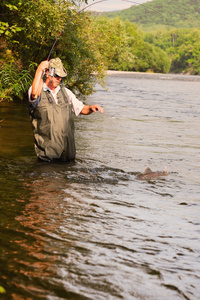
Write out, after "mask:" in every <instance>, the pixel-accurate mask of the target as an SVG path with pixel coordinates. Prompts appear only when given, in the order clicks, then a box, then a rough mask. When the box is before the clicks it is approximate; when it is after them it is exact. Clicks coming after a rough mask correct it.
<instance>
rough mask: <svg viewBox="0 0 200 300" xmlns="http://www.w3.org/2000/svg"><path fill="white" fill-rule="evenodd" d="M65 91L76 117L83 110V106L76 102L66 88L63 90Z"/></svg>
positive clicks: (78, 101)
mask: <svg viewBox="0 0 200 300" xmlns="http://www.w3.org/2000/svg"><path fill="white" fill-rule="evenodd" d="M65 89H66V92H67V94H68V96H69V99H70V101H71V104H72V111H73V113H74V114H75V115H76V116H79V115H80V113H81V111H82V109H83V106H84V104H83V102H82V101H80V100H78V99H77V98H76V96H75V95H74V94H73V93H72V92H71V91H70V90H69V89H67V88H65Z"/></svg>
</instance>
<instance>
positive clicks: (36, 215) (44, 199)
mask: <svg viewBox="0 0 200 300" xmlns="http://www.w3.org/2000/svg"><path fill="white" fill-rule="evenodd" d="M107 88H108V91H105V90H104V89H103V88H101V87H100V86H97V87H96V89H97V92H96V93H95V94H94V95H92V96H90V97H89V98H88V99H87V101H86V102H87V104H92V103H96V104H100V105H102V106H103V108H104V114H103V115H101V114H92V115H90V116H81V117H79V118H76V120H75V125H76V147H77V158H76V161H75V162H73V163H70V164H49V163H40V162H38V161H37V159H36V158H35V153H34V148H33V136H32V131H31V125H30V121H29V117H28V111H27V105H23V104H13V103H1V104H0V120H1V122H0V168H1V173H0V198H1V202H0V226H1V231H0V240H1V246H0V249H1V251H0V264H1V268H0V286H3V287H4V288H5V290H6V294H2V295H1V298H2V299H52V300H54V299H56V300H57V299H95V300H98V299H102V300H104V299H153V300H155V299H159V300H160V299H199V295H200V287H199V286H200V285H199V282H200V244H199V238H200V155H199V154H200V153H199V152H200V136H199V114H200V102H199V94H200V78H199V77H196V76H176V75H156V76H155V75H149V74H148V75H144V74H137V75H135V74H130V73H127V74H119V73H117V74H112V75H110V76H109V77H108V78H107ZM147 166H148V167H150V168H151V169H152V170H153V171H156V170H159V171H162V170H164V167H165V166H167V168H168V172H169V175H168V176H167V177H163V178H160V179H156V180H150V181H138V180H136V176H137V174H139V173H140V172H143V171H144V170H145V168H146V167H147Z"/></svg>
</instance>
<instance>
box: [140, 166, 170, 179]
mask: <svg viewBox="0 0 200 300" xmlns="http://www.w3.org/2000/svg"><path fill="white" fill-rule="evenodd" d="M167 175H168V172H167V167H165V171H163V172H160V171H157V172H153V171H151V169H150V168H149V167H148V168H146V170H145V171H144V173H142V174H139V175H138V176H137V177H136V179H138V180H151V179H156V178H159V177H162V176H167Z"/></svg>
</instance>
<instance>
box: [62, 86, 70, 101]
mask: <svg viewBox="0 0 200 300" xmlns="http://www.w3.org/2000/svg"><path fill="white" fill-rule="evenodd" d="M60 90H61V93H62V96H63V98H64V101H65V103H68V98H67V96H66V94H65V92H64V91H63V88H62V87H61V88H60Z"/></svg>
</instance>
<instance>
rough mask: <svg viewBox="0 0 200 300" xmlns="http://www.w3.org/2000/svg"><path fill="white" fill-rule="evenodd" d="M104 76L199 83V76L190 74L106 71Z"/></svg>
mask: <svg viewBox="0 0 200 300" xmlns="http://www.w3.org/2000/svg"><path fill="white" fill-rule="evenodd" d="M105 73H106V75H108V76H114V75H128V76H132V77H138V78H139V77H143V78H145V77H146V78H148V77H149V78H151V79H153V78H155V79H168V80H169V79H174V78H176V79H181V80H191V81H200V75H190V74H181V73H179V74H175V73H167V74H164V73H146V72H134V71H133V72H132V71H116V70H107V71H106V72H105Z"/></svg>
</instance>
